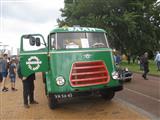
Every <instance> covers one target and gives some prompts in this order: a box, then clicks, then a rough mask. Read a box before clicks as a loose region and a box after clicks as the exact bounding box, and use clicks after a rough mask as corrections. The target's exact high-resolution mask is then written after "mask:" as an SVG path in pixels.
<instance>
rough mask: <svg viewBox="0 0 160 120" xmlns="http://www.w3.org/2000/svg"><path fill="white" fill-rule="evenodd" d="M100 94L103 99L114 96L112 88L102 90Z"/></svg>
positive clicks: (109, 98)
mask: <svg viewBox="0 0 160 120" xmlns="http://www.w3.org/2000/svg"><path fill="white" fill-rule="evenodd" d="M100 94H101V96H102V98H104V99H105V100H111V99H112V98H113V97H114V95H115V92H114V91H113V90H103V91H101V92H100Z"/></svg>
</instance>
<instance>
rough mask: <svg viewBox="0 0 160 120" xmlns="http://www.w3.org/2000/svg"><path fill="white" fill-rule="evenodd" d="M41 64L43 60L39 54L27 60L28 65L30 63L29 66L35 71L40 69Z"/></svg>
mask: <svg viewBox="0 0 160 120" xmlns="http://www.w3.org/2000/svg"><path fill="white" fill-rule="evenodd" d="M41 64H42V61H40V59H39V58H38V57H37V56H31V57H29V58H28V61H27V62H26V65H28V68H29V69H30V70H33V71H36V70H38V69H39V68H40V65H41Z"/></svg>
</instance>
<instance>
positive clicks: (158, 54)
mask: <svg viewBox="0 0 160 120" xmlns="http://www.w3.org/2000/svg"><path fill="white" fill-rule="evenodd" d="M155 61H156V63H157V68H158V69H157V71H160V53H159V51H157V55H156V57H155Z"/></svg>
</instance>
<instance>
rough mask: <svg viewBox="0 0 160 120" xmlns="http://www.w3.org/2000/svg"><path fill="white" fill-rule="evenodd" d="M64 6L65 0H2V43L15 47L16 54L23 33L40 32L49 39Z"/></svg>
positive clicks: (0, 24)
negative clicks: (48, 36)
mask: <svg viewBox="0 0 160 120" xmlns="http://www.w3.org/2000/svg"><path fill="white" fill-rule="evenodd" d="M63 7H64V0H0V45H9V47H7V49H11V48H14V51H13V54H14V53H15V52H17V51H16V49H17V48H19V46H20V37H21V35H23V34H29V33H32V34H33V33H40V34H42V35H43V36H44V37H45V39H47V35H48V34H49V32H50V31H51V30H52V29H54V28H55V27H57V21H56V20H57V19H58V18H60V17H61V12H60V9H61V8H63ZM0 49H2V48H0Z"/></svg>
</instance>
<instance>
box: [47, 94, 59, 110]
mask: <svg viewBox="0 0 160 120" xmlns="http://www.w3.org/2000/svg"><path fill="white" fill-rule="evenodd" d="M48 105H49V107H50V108H51V109H55V108H56V107H57V105H58V101H57V99H56V98H55V97H54V95H48Z"/></svg>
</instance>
